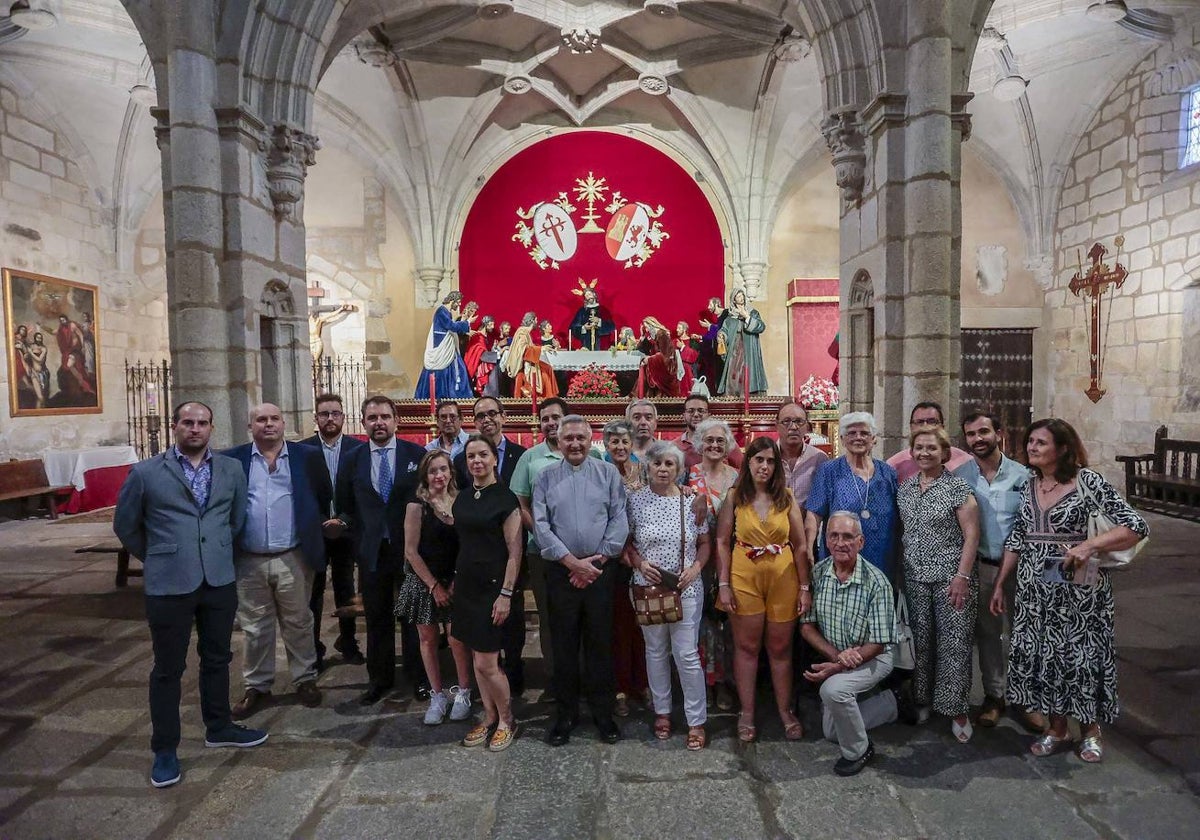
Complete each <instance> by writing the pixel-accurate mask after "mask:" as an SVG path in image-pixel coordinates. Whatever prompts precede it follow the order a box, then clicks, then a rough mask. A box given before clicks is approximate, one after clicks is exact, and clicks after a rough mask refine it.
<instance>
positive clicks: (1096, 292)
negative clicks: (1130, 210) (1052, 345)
mask: <svg viewBox="0 0 1200 840" xmlns="http://www.w3.org/2000/svg"><path fill="white" fill-rule="evenodd" d="M1113 244H1115V245H1116V246H1117V253H1120V249H1121V246H1122V245H1124V244H1125V237H1124V236H1118V237H1117V238H1116V239H1114V240H1113ZM1106 254H1108V249H1107V248H1105V247H1104V246H1103V245H1101V244H1100V243H1099V242H1097V243H1096V244H1094V245H1093V246H1092V248H1091V250H1090V251H1088V259H1089V260H1091V261H1092V264H1091V265H1090V266H1088V268H1087V271H1086V272H1085V271H1084V268H1083V260H1082V259H1081V258H1079V257H1078V256H1077V257H1076V259H1078V261H1079V270H1078V271H1076V272H1075V275H1074V276H1073V277H1071V285H1070V286H1069V287H1068V288H1069V289H1070V290H1071V293H1072V294H1074V295H1075V296H1077V297H1080V298H1083V299H1085V300H1086V301H1087V304H1088V315H1089V317H1088V339H1089V346H1088V363H1089V365H1090V368H1091V376H1092V381H1091V383H1090V384H1089V385H1088V388H1087V390H1086V391H1084V393H1085V394H1087V396H1088V399H1089V400H1091V401H1092V402H1094V403H1097V402H1100V398H1101V397H1103V396H1104V394H1105V390H1104V387H1103V380H1104V353H1105V350H1106V349H1107V345H1108V324H1109V319H1111V317H1112V309H1111V306H1110V307H1109V310H1108V318H1105V317H1104V296H1105V295H1106V294H1107V295H1108V298H1109V303H1110V304H1111V302H1112V297H1113V295H1115V294H1116V291H1117V289H1119V288H1121V286H1123V285H1124V284H1125V278H1126V277H1128V276H1129V273H1128V272H1127V271H1126V270H1125V266H1123V265H1121V263H1119V262H1117V261H1116V254H1114V260H1113V265H1112V266H1111V267H1110V266H1109V264H1108V263H1106V262H1105V261H1104V257H1105V255H1106ZM1101 329H1103V333H1101Z"/></svg>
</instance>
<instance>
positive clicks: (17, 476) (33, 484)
mask: <svg viewBox="0 0 1200 840" xmlns="http://www.w3.org/2000/svg"><path fill="white" fill-rule="evenodd" d="M74 489H75V488H73V487H71V485H69V484H68V485H66V486H65V487H52V486H50V481H49V479H47V478H46V465H45V464H44V463H42V459H41V458H33V459H31V460H28V461H18V460H16V459H15V458H14V459H13V460H11V461H4V462H0V502H8V501H12V500H14V499H35V498H40V499H41V500H42V502H43V503H44V504H45V505H46V507H47V508H48V509H49V510H50V518H51V519H58V503H57V501H55V499H54V497H55V495H56V494H58V493H69V492H71V491H72V490H74Z"/></svg>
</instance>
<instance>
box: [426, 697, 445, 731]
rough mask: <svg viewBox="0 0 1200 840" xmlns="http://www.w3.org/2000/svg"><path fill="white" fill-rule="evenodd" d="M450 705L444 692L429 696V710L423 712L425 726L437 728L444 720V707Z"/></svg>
mask: <svg viewBox="0 0 1200 840" xmlns="http://www.w3.org/2000/svg"><path fill="white" fill-rule="evenodd" d="M449 705H450V701H449V699H447V697H446V692H444V691H436V692H431V693H430V695H429V709H428V710H427V711H426V712H425V725H426V726H437V725H438V724H439V723H441V722H442V721H443V720H445V719H446V707H447V706H449Z"/></svg>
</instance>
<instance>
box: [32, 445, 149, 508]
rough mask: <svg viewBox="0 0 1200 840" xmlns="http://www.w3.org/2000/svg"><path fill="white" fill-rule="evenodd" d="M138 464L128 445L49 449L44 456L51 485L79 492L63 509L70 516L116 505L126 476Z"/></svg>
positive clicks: (47, 476) (135, 454)
mask: <svg viewBox="0 0 1200 840" xmlns="http://www.w3.org/2000/svg"><path fill="white" fill-rule="evenodd" d="M137 461H138V456H137V452H136V451H135V450H134V448H133V447H132V446H126V445H120V446H92V447H88V448H86V449H47V450H46V451H44V452H43V453H42V462H43V463H45V465H46V478H47V479H49V481H50V483H51V485H67V484H70V485H72V486H73V487H74V488H75V490H74V492H73V493H72V494H71V498H70V500H69V501H68V502H67V503H66V504H65V505H64V506H63V508H62V509H63V511H64V512H66V513H82V512H84V511H88V510H95V509H97V508H102V507H109V506H111V505H115V504H116V503H117V493H118V492H119V491H120V489H121V485H122V484H123V483H124V482H125V476H127V475H128V474H129V468H130V466H132V465H133V464H136V463H137Z"/></svg>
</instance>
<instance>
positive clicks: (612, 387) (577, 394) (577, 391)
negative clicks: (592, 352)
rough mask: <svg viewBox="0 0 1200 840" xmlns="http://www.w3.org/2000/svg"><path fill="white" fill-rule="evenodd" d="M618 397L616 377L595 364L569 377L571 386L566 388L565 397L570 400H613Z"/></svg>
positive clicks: (619, 393) (618, 390)
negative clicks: (593, 398) (590, 398)
mask: <svg viewBox="0 0 1200 840" xmlns="http://www.w3.org/2000/svg"><path fill="white" fill-rule="evenodd" d="M619 396H621V392H620V389H619V388H618V387H617V377H615V376H613V374H612V372H611V371H609V370H608V369H607V368H603V367H601V366H600V365H597V364H590V365H588V366H587V367H585V368H584V369H583V370H581V371H579V372H578V373H576V374H575V375H574V376H572V377H571V384H570V385H568V386H567V397H569V398H570V399H586V398H588V397H610V398H613V399H615V398H617V397H619Z"/></svg>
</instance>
